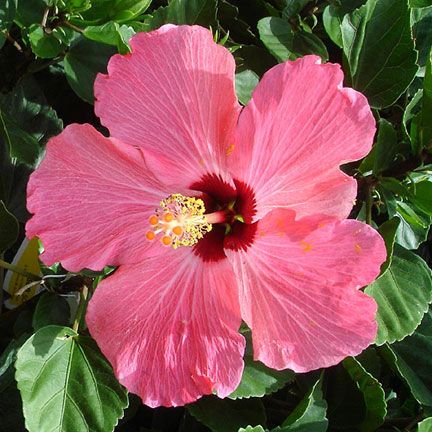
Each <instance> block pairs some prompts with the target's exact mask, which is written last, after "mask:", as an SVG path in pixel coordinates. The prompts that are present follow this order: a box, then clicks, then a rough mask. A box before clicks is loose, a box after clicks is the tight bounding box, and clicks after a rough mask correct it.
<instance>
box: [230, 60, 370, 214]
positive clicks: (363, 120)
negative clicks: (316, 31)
mask: <svg viewBox="0 0 432 432" xmlns="http://www.w3.org/2000/svg"><path fill="white" fill-rule="evenodd" d="M342 80H343V74H342V71H341V70H340V67H339V65H335V64H330V63H327V64H319V57H317V56H305V57H303V58H301V59H298V60H296V61H294V62H286V63H283V64H280V65H277V66H275V67H273V68H272V69H270V71H268V72H267V73H266V74H265V75H264V77H263V78H262V80H261V82H260V83H259V84H258V86H257V87H256V89H255V91H254V93H253V97H252V99H251V101H250V103H249V104H248V105H247V106H246V108H245V109H244V110H243V112H242V113H241V115H240V118H239V124H238V127H237V132H236V140H235V147H234V149H233V151H232V152H231V154H230V156H229V160H228V162H229V164H230V165H229V166H230V169H231V171H232V172H233V173H235V177H236V178H238V179H240V180H243V181H244V182H245V183H246V184H248V185H249V186H250V187H251V188H252V189H253V190H254V191H255V194H256V201H257V215H256V216H255V220H259V219H260V218H261V217H262V216H263V215H264V214H266V213H267V212H268V211H270V210H271V209H273V208H276V207H283V208H291V209H294V210H295V211H296V213H297V215H298V216H299V217H303V216H307V215H312V214H317V213H325V214H327V215H333V216H336V217H338V218H341V219H343V218H345V217H346V216H347V215H348V214H349V212H350V210H351V208H352V206H353V201H354V199H355V196H356V190H357V188H356V182H355V180H354V179H352V178H350V177H348V176H346V175H345V174H343V173H342V172H341V171H340V170H339V166H340V165H341V164H342V163H345V162H348V161H353V160H356V159H359V158H361V157H363V156H365V155H366V154H367V153H368V152H369V150H370V149H371V146H372V140H373V136H374V133H375V121H374V118H373V116H372V113H371V110H370V108H369V105H368V103H367V100H366V98H365V97H364V96H363V95H362V94H360V93H358V92H356V91H354V90H352V89H348V88H343V87H342Z"/></svg>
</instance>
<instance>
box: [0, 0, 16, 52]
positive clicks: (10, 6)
mask: <svg viewBox="0 0 432 432" xmlns="http://www.w3.org/2000/svg"><path fill="white" fill-rule="evenodd" d="M16 10H17V0H0V48H1V47H2V46H3V44H4V43H5V41H6V38H5V37H4V36H3V31H8V30H9V28H10V26H11V25H12V22H13V20H14V17H15V13H16Z"/></svg>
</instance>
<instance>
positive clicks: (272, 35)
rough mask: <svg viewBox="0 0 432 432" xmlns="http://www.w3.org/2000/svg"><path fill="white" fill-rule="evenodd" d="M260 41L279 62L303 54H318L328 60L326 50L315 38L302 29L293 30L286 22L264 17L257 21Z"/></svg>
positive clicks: (276, 18)
mask: <svg viewBox="0 0 432 432" xmlns="http://www.w3.org/2000/svg"><path fill="white" fill-rule="evenodd" d="M258 31H259V35H260V39H261V40H262V42H263V43H264V45H265V46H266V47H267V49H268V50H269V51H270V52H271V53H272V54H273V55H274V57H275V58H276V59H277V60H278V61H279V62H284V61H286V60H288V59H291V60H294V59H296V58H298V57H302V56H303V55H305V54H318V55H319V56H321V58H322V59H323V60H324V61H327V60H328V53H327V48H326V47H325V45H324V44H323V42H322V41H321V39H319V38H318V37H317V36H315V35H314V34H312V33H309V32H307V31H305V30H303V29H298V30H296V31H294V30H293V28H292V27H291V25H290V24H289V23H288V21H285V20H284V19H282V18H278V17H266V18H262V19H261V20H259V21H258Z"/></svg>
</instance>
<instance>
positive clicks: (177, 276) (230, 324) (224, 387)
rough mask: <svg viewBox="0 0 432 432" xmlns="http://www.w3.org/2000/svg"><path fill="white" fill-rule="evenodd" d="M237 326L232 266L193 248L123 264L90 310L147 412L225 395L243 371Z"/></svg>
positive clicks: (94, 330) (92, 323) (91, 323)
mask: <svg viewBox="0 0 432 432" xmlns="http://www.w3.org/2000/svg"><path fill="white" fill-rule="evenodd" d="M240 323H241V319H240V311H239V305H238V294H237V288H236V285H235V279H234V275H233V271H232V268H231V266H230V264H229V263H228V261H227V260H226V259H225V260H221V261H218V262H207V263H204V262H203V261H202V260H201V259H200V258H198V257H197V256H195V255H194V254H193V252H192V249H191V248H179V249H177V250H172V249H167V253H166V254H164V255H161V256H158V257H152V258H148V259H147V260H145V261H144V262H142V263H140V264H135V265H133V266H121V267H120V268H119V269H118V270H117V272H116V273H114V275H112V276H110V277H109V278H107V279H105V280H103V281H102V282H101V283H100V285H99V286H98V287H97V289H96V292H95V294H94V296H93V298H92V299H91V301H90V304H89V308H88V311H87V324H88V327H89V330H90V333H91V334H92V336H93V337H94V338H95V339H96V341H97V343H98V345H99V346H100V348H101V350H102V352H103V353H104V354H105V356H106V357H107V358H108V360H109V361H110V362H111V364H112V365H113V367H114V371H115V373H116V375H117V377H118V379H119V380H120V382H121V383H122V384H123V385H124V386H125V387H126V388H127V389H129V391H131V392H133V393H136V394H138V395H139V396H141V398H142V400H143V402H144V403H145V404H147V405H149V406H151V407H156V406H160V405H164V406H176V405H184V404H186V403H189V402H193V401H195V400H196V399H198V398H199V397H201V396H202V395H206V394H211V393H212V392H213V391H216V392H217V393H218V395H219V396H220V397H225V396H227V395H228V394H230V393H231V392H232V391H233V390H234V389H235V388H236V387H237V385H238V384H239V382H240V379H241V374H242V370H243V360H242V357H243V352H244V346H245V342H244V338H243V336H241V335H240V334H239V333H238V332H237V330H238V329H239V327H240Z"/></svg>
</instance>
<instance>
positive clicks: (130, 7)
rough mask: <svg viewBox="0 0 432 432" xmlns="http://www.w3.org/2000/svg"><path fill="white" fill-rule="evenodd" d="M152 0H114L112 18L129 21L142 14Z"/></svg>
mask: <svg viewBox="0 0 432 432" xmlns="http://www.w3.org/2000/svg"><path fill="white" fill-rule="evenodd" d="M151 1H152V0H116V1H115V2H114V10H113V11H112V12H111V17H112V19H114V20H116V21H118V22H124V21H130V20H132V19H134V18H136V17H137V16H138V15H141V14H143V13H144V12H145V11H146V10H147V9H148V7H149V6H150V4H151Z"/></svg>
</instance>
